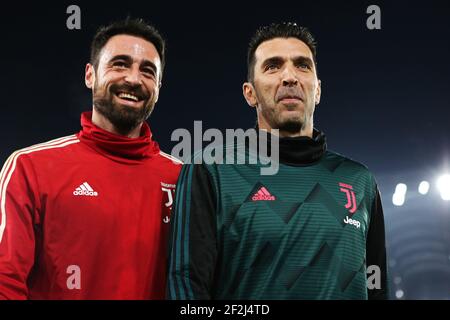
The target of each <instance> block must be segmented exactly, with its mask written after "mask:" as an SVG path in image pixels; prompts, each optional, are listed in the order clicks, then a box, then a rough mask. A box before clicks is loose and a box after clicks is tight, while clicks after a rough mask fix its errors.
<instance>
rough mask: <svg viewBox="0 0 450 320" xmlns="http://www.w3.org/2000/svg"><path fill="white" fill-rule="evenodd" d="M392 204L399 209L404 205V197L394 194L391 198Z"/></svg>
mask: <svg viewBox="0 0 450 320" xmlns="http://www.w3.org/2000/svg"><path fill="white" fill-rule="evenodd" d="M392 203H393V204H394V206H397V207H401V206H402V205H403V204H404V203H405V195H404V194H401V193H394V195H393V196H392Z"/></svg>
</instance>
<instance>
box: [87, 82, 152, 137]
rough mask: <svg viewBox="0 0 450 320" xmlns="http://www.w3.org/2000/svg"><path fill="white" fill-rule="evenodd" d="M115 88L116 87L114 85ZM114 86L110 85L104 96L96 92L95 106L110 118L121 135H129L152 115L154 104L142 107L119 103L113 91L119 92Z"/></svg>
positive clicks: (99, 111)
mask: <svg viewBox="0 0 450 320" xmlns="http://www.w3.org/2000/svg"><path fill="white" fill-rule="evenodd" d="M114 88H115V87H114ZM114 88H113V86H111V87H110V89H109V91H108V92H107V94H105V95H103V96H101V97H100V96H98V95H96V94H95V92H98V90H95V92H94V98H93V103H94V108H95V110H96V111H97V112H98V113H100V114H101V115H102V116H104V117H105V118H106V119H108V120H109V121H110V122H111V123H112V124H113V126H114V127H115V129H116V130H117V132H118V133H119V134H121V135H128V133H130V132H131V131H132V130H133V129H135V128H136V127H137V126H138V125H140V124H141V123H142V122H144V121H145V120H147V119H148V117H149V116H150V114H151V112H152V110H153V106H152V105H151V104H150V105H145V102H147V101H145V100H144V106H143V107H142V108H140V109H136V108H133V107H129V106H125V105H121V104H118V103H116V102H115V101H114V94H113V93H112V92H117V89H114Z"/></svg>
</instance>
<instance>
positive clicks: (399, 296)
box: [395, 289, 405, 299]
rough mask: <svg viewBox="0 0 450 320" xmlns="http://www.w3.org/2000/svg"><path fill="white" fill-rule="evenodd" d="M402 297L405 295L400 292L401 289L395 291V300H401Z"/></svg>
mask: <svg viewBox="0 0 450 320" xmlns="http://www.w3.org/2000/svg"><path fill="white" fill-rule="evenodd" d="M404 295H405V293H404V292H403V290H401V289H399V290H397V291H395V297H396V298H397V299H401V298H403V296H404Z"/></svg>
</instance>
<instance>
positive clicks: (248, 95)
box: [242, 82, 258, 107]
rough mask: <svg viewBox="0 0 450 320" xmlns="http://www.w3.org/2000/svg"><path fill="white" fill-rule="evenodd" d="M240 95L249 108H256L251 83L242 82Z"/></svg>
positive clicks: (254, 93) (253, 89)
mask: <svg viewBox="0 0 450 320" xmlns="http://www.w3.org/2000/svg"><path fill="white" fill-rule="evenodd" d="M242 94H243V95H244V98H245V100H246V101H247V103H248V105H249V106H250V107H256V105H257V104H258V99H256V92H255V88H254V87H253V84H252V83H251V82H244V84H243V85H242Z"/></svg>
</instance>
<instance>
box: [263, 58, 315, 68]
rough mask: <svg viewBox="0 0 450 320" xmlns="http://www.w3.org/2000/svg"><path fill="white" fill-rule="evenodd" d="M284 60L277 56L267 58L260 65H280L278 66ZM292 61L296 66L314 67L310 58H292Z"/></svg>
mask: <svg viewBox="0 0 450 320" xmlns="http://www.w3.org/2000/svg"><path fill="white" fill-rule="evenodd" d="M285 60H286V59H285V58H282V57H278V56H277V57H270V58H267V59H266V60H264V61H263V63H262V64H261V66H262V67H265V66H267V65H269V64H276V65H280V64H283V63H284V61H285ZM292 60H293V61H294V63H296V64H298V63H307V64H308V65H310V66H313V65H314V62H313V61H312V60H311V58H309V57H306V56H297V57H294V58H293V59H292Z"/></svg>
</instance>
